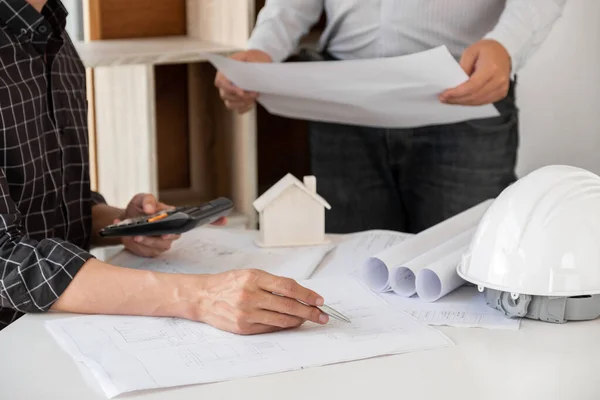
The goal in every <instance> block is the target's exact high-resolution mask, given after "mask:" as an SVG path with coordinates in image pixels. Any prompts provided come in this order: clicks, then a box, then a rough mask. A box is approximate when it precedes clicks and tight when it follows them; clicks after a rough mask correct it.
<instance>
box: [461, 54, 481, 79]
mask: <svg viewBox="0 0 600 400" xmlns="http://www.w3.org/2000/svg"><path fill="white" fill-rule="evenodd" d="M478 58H479V50H477V48H473V47H469V48H468V49H466V50H465V51H464V53H463V55H462V57H461V58H460V67H461V68H462V69H463V70H464V71H465V73H466V74H467V75H469V76H471V75H472V74H473V72H474V71H475V63H477V59H478Z"/></svg>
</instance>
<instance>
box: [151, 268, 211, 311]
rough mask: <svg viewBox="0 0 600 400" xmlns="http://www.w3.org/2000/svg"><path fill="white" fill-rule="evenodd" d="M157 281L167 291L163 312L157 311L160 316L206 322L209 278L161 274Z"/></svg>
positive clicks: (162, 307) (204, 276)
mask: <svg viewBox="0 0 600 400" xmlns="http://www.w3.org/2000/svg"><path fill="white" fill-rule="evenodd" d="M156 279H157V281H158V282H159V285H160V286H162V287H164V288H165V290H166V293H165V296H164V297H163V299H164V301H163V303H162V305H161V306H160V308H161V310H157V311H158V312H159V314H162V315H168V316H170V317H176V318H184V319H188V320H192V321H203V320H204V316H205V310H206V309H207V299H208V296H207V290H206V285H207V280H208V276H206V275H183V274H182V275H180V274H160V275H158V276H157V278H156ZM161 292H162V291H161Z"/></svg>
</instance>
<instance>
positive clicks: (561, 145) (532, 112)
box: [517, 0, 600, 175]
mask: <svg viewBox="0 0 600 400" xmlns="http://www.w3.org/2000/svg"><path fill="white" fill-rule="evenodd" d="M517 90H518V91H517V96H518V103H519V106H520V108H521V150H520V160H519V166H518V172H519V174H521V175H522V174H524V173H528V172H531V171H532V170H533V169H536V168H539V167H541V166H544V165H548V164H568V165H573V166H577V167H581V168H586V169H589V170H591V171H593V172H595V173H597V174H600V0H568V2H567V6H566V8H565V12H564V15H563V17H562V18H561V20H559V21H558V22H557V24H556V25H555V28H554V29H553V31H552V33H551V34H550V36H549V37H548V40H547V41H546V42H545V43H544V45H543V46H542V47H541V48H540V50H539V52H538V53H537V54H536V55H535V56H534V57H533V58H532V59H531V61H530V62H529V63H528V65H527V66H526V67H525V68H524V69H523V71H522V72H521V73H520V74H519V88H518V89H517Z"/></svg>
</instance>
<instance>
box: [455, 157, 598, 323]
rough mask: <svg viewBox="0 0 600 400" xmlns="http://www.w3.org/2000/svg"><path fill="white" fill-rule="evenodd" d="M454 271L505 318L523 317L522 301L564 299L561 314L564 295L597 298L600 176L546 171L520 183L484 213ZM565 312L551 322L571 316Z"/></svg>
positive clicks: (555, 168)
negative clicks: (487, 295)
mask: <svg viewBox="0 0 600 400" xmlns="http://www.w3.org/2000/svg"><path fill="white" fill-rule="evenodd" d="M457 272H458V274H459V275H460V276H461V277H462V278H463V279H465V280H466V281H468V282H471V283H474V284H475V285H477V286H478V287H479V289H480V290H481V291H483V290H484V289H487V290H489V292H490V293H491V297H493V298H488V299H487V300H488V303H490V301H492V302H495V303H499V302H502V301H504V302H505V304H504V305H503V306H502V307H500V305H499V304H495V305H496V306H497V307H495V308H498V309H502V310H503V311H504V312H505V313H506V314H507V315H509V314H510V313H511V312H513V311H515V310H518V309H520V313H521V314H523V313H525V314H527V310H526V308H527V307H525V308H523V307H521V308H519V304H518V303H519V299H521V300H523V301H526V302H530V301H531V300H532V299H534V298H535V297H536V296H545V297H552V298H556V297H559V298H560V297H562V298H563V299H561V302H562V303H561V304H559V305H556V304H555V305H554V306H556V307H559V308H561V307H562V308H565V309H566V308H567V307H569V304H568V302H567V301H566V299H565V298H566V297H574V296H582V295H597V294H600V177H599V176H597V175H595V174H593V173H591V172H589V171H586V170H583V169H580V168H575V167H570V166H549V167H544V168H541V169H538V170H536V171H534V172H532V173H531V174H529V175H527V176H525V177H523V178H522V179H520V180H518V181H517V182H515V183H514V184H513V185H511V186H510V187H508V188H507V189H505V190H504V191H503V192H502V193H501V194H500V196H498V198H497V199H496V200H495V201H494V202H493V203H492V205H491V206H490V207H489V209H488V210H487V212H486V213H485V214H484V216H483V218H482V219H481V221H480V223H479V226H478V228H477V231H476V232H475V235H474V237H473V240H472V242H471V245H470V248H469V250H468V251H467V252H466V253H465V255H464V256H463V259H462V261H461V263H460V264H459V266H458V268H457ZM503 294H504V300H503V298H502V295H503ZM523 295H524V296H525V297H523ZM507 296H510V298H508V297H507ZM587 297H590V296H587ZM587 297H586V298H587ZM579 299H581V297H580V298H579ZM575 301H576V300H572V301H571V307H572V306H573V302H575ZM580 302H581V301H580ZM594 302H595V303H597V305H598V308H599V310H597V311H598V313H599V314H600V297H597V298H595V299H594ZM546 303H547V301H546ZM588 303H589V301H588ZM490 305H492V304H490ZM492 306H494V305H492ZM537 306H539V304H538V305H537ZM551 306H552V305H549V304H546V305H545V306H544V305H543V307H551ZM594 307H596V306H594ZM511 308H512V311H511V310H509V309H511ZM555 311H556V310H554V311H552V312H555ZM564 314H565V313H564V312H563V315H562V317H560V316H559V317H557V318H549V320H553V322H564V320H565V319H575V318H567V317H568V316H565V315H564ZM572 314H573V313H572ZM592 314H596V311H593V312H592ZM555 319H556V320H557V321H554V320H555ZM561 319H562V320H561Z"/></svg>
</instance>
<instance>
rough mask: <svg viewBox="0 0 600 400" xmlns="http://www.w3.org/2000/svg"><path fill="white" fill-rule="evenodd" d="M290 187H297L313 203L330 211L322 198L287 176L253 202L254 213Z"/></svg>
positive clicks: (294, 178) (292, 177) (295, 179)
mask: <svg viewBox="0 0 600 400" xmlns="http://www.w3.org/2000/svg"><path fill="white" fill-rule="evenodd" d="M290 186H297V187H298V188H300V189H301V190H302V191H303V192H305V193H306V194H307V195H309V196H310V197H312V198H313V199H314V200H315V201H317V202H319V203H321V204H322V205H323V207H325V208H327V209H328V210H330V209H331V206H330V205H329V203H327V201H325V199H324V198H322V197H321V196H319V195H318V194H317V193H316V192H314V191H312V190H310V189H309V188H307V187H306V186H305V185H304V183H302V182H300V181H299V180H298V179H297V178H296V177H295V176H294V175H292V174H287V175H286V176H284V177H283V178H281V179H280V180H279V182H277V183H276V184H274V185H273V186H271V188H269V190H267V191H266V192H264V193H263V195H262V196H260V197H259V198H258V199H256V200H255V201H254V203H252V205H253V206H254V208H255V209H256V211H258V212H261V211H262V210H264V209H265V207H267V206H268V205H269V203H271V202H272V201H273V200H275V199H276V198H277V197H279V195H281V193H283V192H284V191H285V190H286V189H287V188H289V187H290Z"/></svg>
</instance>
